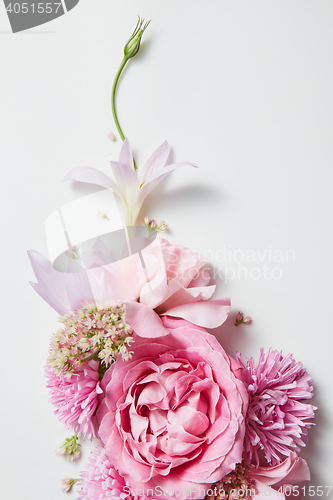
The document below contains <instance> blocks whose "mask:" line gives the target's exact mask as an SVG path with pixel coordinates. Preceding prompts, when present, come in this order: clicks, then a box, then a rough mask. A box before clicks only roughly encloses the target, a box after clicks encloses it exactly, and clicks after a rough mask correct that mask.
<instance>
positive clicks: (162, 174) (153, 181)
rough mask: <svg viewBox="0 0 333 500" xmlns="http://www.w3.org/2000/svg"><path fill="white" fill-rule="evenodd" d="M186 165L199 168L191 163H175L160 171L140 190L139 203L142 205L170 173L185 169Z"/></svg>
mask: <svg viewBox="0 0 333 500" xmlns="http://www.w3.org/2000/svg"><path fill="white" fill-rule="evenodd" d="M184 165H191V166H192V167H196V168H197V167H198V165H196V164H195V163H189V162H181V163H174V164H173V165H168V166H167V167H164V168H163V169H162V170H158V171H157V172H155V173H154V174H153V177H151V178H149V179H147V180H146V181H145V183H144V184H143V186H142V187H141V188H140V191H139V195H138V200H137V201H138V203H140V204H142V202H143V200H144V199H145V198H146V196H147V195H148V194H149V193H150V191H151V190H152V189H153V188H154V187H155V186H156V185H157V184H158V183H159V182H161V181H162V180H163V179H164V177H166V176H167V175H168V174H169V173H170V172H172V171H173V170H175V169H176V168H179V167H183V166H184Z"/></svg>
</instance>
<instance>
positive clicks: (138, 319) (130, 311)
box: [125, 302, 169, 338]
mask: <svg viewBox="0 0 333 500" xmlns="http://www.w3.org/2000/svg"><path fill="white" fill-rule="evenodd" d="M125 318H126V322H127V323H128V324H129V325H130V327H131V328H132V329H133V331H134V332H135V333H136V334H137V335H139V337H147V338H156V337H165V335H168V333H169V332H168V330H167V329H166V328H165V327H164V326H163V323H162V321H161V319H160V317H159V316H158V315H157V314H156V313H155V311H153V310H152V309H150V307H147V306H145V305H144V304H139V303H138V302H126V304H125Z"/></svg>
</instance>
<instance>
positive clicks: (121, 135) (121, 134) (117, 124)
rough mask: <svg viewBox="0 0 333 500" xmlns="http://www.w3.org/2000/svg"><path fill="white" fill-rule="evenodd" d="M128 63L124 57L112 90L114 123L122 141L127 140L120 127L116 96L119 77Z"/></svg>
mask: <svg viewBox="0 0 333 500" xmlns="http://www.w3.org/2000/svg"><path fill="white" fill-rule="evenodd" d="M127 61H128V58H127V57H124V58H123V60H122V61H121V64H120V66H119V68H118V71H117V73H116V76H115V77H114V80H113V84H112V90H111V108H112V115H113V119H114V122H115V124H116V127H117V129H118V132H119V135H120V137H121V140H122V141H124V140H125V136H124V134H123V131H122V130H121V127H120V125H119V121H118V118H117V112H116V102H115V96H116V88H117V83H118V80H119V77H120V75H121V72H122V71H123V69H124V67H125V64H126V63H127Z"/></svg>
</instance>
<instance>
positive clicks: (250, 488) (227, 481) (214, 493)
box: [205, 464, 258, 500]
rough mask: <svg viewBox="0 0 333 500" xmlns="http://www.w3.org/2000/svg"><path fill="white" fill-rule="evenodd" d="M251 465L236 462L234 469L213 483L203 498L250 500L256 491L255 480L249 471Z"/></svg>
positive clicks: (209, 499) (213, 499)
mask: <svg viewBox="0 0 333 500" xmlns="http://www.w3.org/2000/svg"><path fill="white" fill-rule="evenodd" d="M253 469H254V466H253V465H243V464H237V465H236V468H235V470H234V471H232V472H230V473H229V474H227V475H226V476H224V478H223V479H222V480H221V481H219V482H217V483H215V484H214V485H213V486H212V487H211V490H208V493H211V494H210V495H209V494H207V495H206V497H205V500H251V499H252V498H253V497H254V496H255V495H256V494H257V493H258V490H257V489H256V482H255V480H254V479H253V478H251V477H250V475H249V473H250V472H251V471H252V470H253Z"/></svg>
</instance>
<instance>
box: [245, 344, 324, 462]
mask: <svg viewBox="0 0 333 500" xmlns="http://www.w3.org/2000/svg"><path fill="white" fill-rule="evenodd" d="M237 359H238V361H239V362H240V363H241V365H242V366H243V368H244V370H243V374H244V383H245V385H246V386H247V389H248V393H249V396H250V404H249V409H248V413H247V425H246V434H245V442H244V459H245V463H247V464H248V463H250V462H251V461H252V458H253V457H254V458H255V460H256V463H257V465H258V464H259V456H258V452H259V450H262V451H263V453H264V456H265V458H266V460H267V462H268V463H270V464H272V465H276V464H279V463H280V462H281V460H282V459H281V455H282V456H289V455H290V453H291V451H292V450H297V451H299V447H300V446H305V443H304V440H305V439H306V438H307V429H308V428H309V427H310V426H311V425H314V424H313V423H312V422H311V419H313V417H314V410H315V409H316V407H315V406H312V405H310V404H307V403H305V402H304V400H307V399H310V398H311V397H312V383H311V377H310V375H309V374H308V373H307V371H306V370H305V368H303V366H302V364H301V363H297V362H296V361H295V360H294V359H293V357H292V355H291V354H288V355H287V356H285V357H283V356H282V352H278V351H275V350H273V349H272V348H271V349H270V350H269V352H268V354H267V356H265V353H264V350H263V349H261V351H260V357H259V361H258V365H257V367H255V363H254V360H253V358H251V359H249V360H248V363H247V365H246V366H245V365H244V363H243V362H242V360H241V356H240V353H237Z"/></svg>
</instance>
